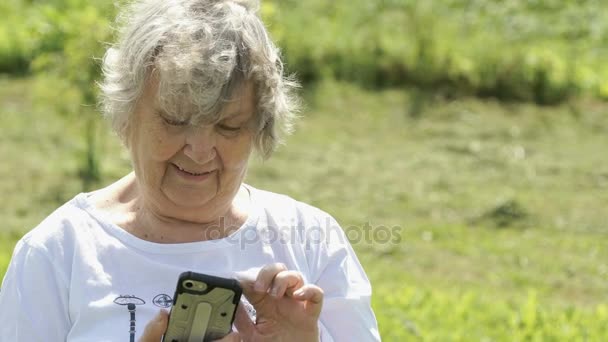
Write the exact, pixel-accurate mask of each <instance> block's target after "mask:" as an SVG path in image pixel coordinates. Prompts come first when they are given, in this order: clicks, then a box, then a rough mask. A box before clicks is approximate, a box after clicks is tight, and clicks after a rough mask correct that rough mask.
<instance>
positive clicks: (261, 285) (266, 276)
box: [254, 263, 287, 293]
mask: <svg viewBox="0 0 608 342" xmlns="http://www.w3.org/2000/svg"><path fill="white" fill-rule="evenodd" d="M281 271H287V266H285V264H282V263H275V264H268V265H266V266H264V267H262V269H261V270H260V272H259V273H258V277H257V278H256V280H255V285H254V290H255V291H256V292H259V293H265V292H268V289H269V288H270V286H271V285H272V280H273V279H274V277H275V276H276V275H277V274H278V273H279V272H281Z"/></svg>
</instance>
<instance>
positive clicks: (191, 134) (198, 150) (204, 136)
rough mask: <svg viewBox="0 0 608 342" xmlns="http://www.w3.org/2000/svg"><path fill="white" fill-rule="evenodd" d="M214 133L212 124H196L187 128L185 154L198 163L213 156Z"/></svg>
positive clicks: (214, 150)
mask: <svg viewBox="0 0 608 342" xmlns="http://www.w3.org/2000/svg"><path fill="white" fill-rule="evenodd" d="M215 143H216V133H215V131H214V129H213V126H208V125H205V126H197V127H191V128H190V129H189V130H188V136H187V137H186V146H185V148H184V152H185V154H186V155H187V156H188V157H189V158H190V159H192V160H193V161H195V162H197V163H199V164H205V163H207V162H209V161H211V160H213V159H214V158H215V154H216V153H217V151H216V149H215V147H216V146H215Z"/></svg>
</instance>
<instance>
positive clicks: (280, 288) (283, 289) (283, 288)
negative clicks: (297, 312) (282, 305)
mask: <svg viewBox="0 0 608 342" xmlns="http://www.w3.org/2000/svg"><path fill="white" fill-rule="evenodd" d="M302 285H304V278H303V277H302V273H300V272H297V271H283V272H279V273H278V274H277V275H276V276H275V277H274V280H273V282H272V287H271V288H270V295H271V296H273V297H276V298H280V297H283V296H284V295H285V294H287V295H288V296H291V294H292V293H293V291H295V290H297V289H298V288H300V287H302Z"/></svg>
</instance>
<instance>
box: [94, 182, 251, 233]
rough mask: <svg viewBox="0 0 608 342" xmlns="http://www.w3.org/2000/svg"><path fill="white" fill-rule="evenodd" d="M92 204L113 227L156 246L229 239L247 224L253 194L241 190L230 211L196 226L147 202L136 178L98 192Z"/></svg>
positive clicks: (212, 216)
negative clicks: (107, 218) (158, 244)
mask: <svg viewBox="0 0 608 342" xmlns="http://www.w3.org/2000/svg"><path fill="white" fill-rule="evenodd" d="M91 200H92V202H93V203H94V205H95V206H96V207H97V209H99V210H101V211H103V212H104V213H105V214H108V216H109V217H110V219H111V220H112V223H114V224H116V225H118V226H119V227H121V228H123V229H124V230H126V231H127V232H129V233H131V234H132V235H134V236H136V237H138V238H140V239H143V240H146V241H150V242H156V243H186V242H196V241H206V240H216V239H221V238H225V237H226V236H228V235H230V234H232V233H233V232H234V231H236V230H238V229H239V228H240V227H241V226H242V225H243V224H244V223H245V221H246V220H247V217H248V213H249V209H250V207H251V200H250V193H249V190H248V189H247V188H246V187H245V186H241V187H240V189H239V191H238V192H237V194H236V196H234V198H233V199H232V201H231V203H229V204H228V205H227V208H225V209H222V208H216V209H215V210H213V211H215V213H209V214H210V215H209V216H207V217H205V219H200V220H197V221H195V222H193V221H192V220H189V219H187V218H186V219H181V217H180V215H179V214H180V213H179V212H177V213H170V214H169V213H164V212H163V211H162V210H161V209H160V208H158V207H157V206H155V205H154V204H153V203H150V202H149V201H146V199H145V198H144V196H142V194H141V192H140V191H139V190H138V187H137V181H136V179H135V177H134V175H133V174H130V175H128V176H126V177H124V178H122V179H121V180H119V181H117V182H116V183H114V184H112V185H110V186H108V187H107V188H104V189H102V190H100V191H98V192H96V193H95V196H94V198H92V199H91ZM183 216H185V217H187V216H186V215H183Z"/></svg>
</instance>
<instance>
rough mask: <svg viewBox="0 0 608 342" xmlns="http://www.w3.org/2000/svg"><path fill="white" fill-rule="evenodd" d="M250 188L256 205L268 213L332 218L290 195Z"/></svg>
mask: <svg viewBox="0 0 608 342" xmlns="http://www.w3.org/2000/svg"><path fill="white" fill-rule="evenodd" d="M248 187H249V188H250V189H251V191H252V199H253V201H254V202H255V203H256V205H258V206H261V207H262V208H263V209H264V210H266V211H270V212H282V213H290V214H293V213H294V212H296V213H299V214H303V215H306V216H312V217H321V218H324V217H328V216H331V215H330V214H328V213H327V212H325V211H324V210H322V209H320V208H317V207H315V206H314V205H311V204H309V203H306V202H303V201H300V200H298V199H295V198H293V197H291V196H289V195H286V194H280V193H276V192H272V191H268V190H262V189H257V188H254V187H252V186H250V185H249V186H248Z"/></svg>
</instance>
